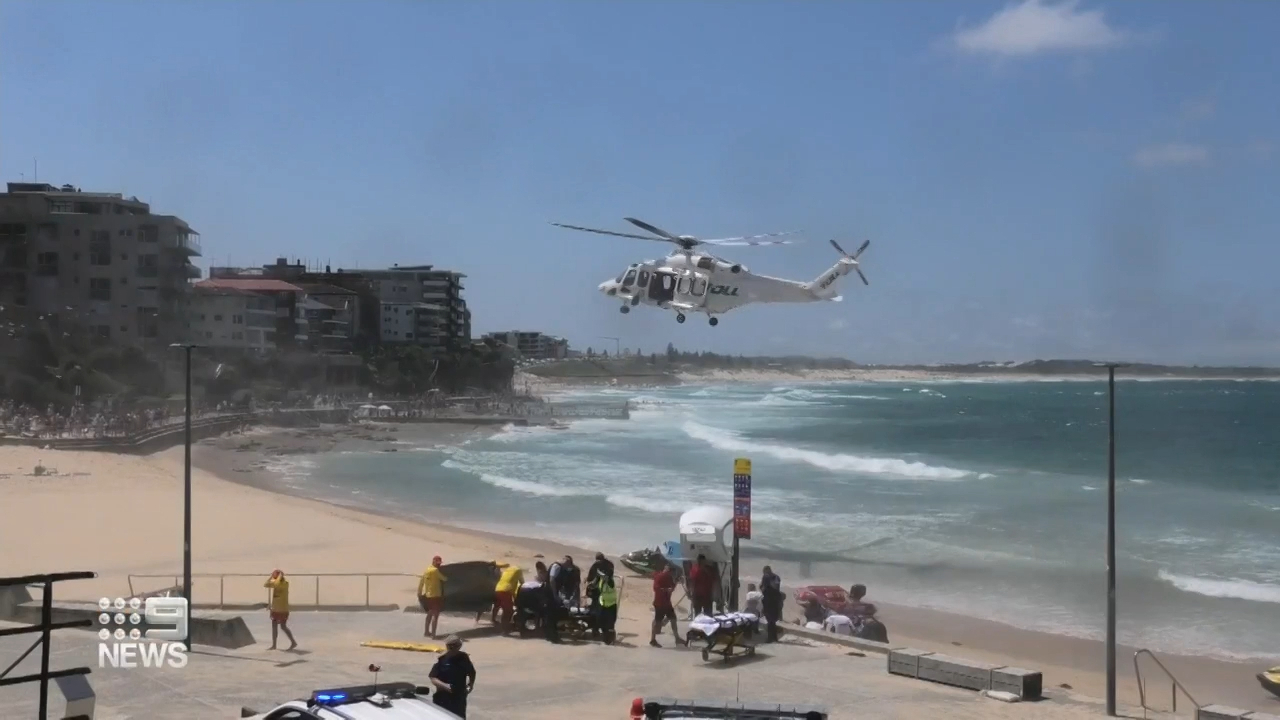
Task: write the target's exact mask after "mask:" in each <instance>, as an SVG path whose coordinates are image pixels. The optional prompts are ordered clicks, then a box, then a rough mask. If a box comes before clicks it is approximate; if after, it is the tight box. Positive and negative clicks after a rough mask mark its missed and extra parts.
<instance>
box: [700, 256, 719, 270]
mask: <svg viewBox="0 0 1280 720" xmlns="http://www.w3.org/2000/svg"><path fill="white" fill-rule="evenodd" d="M715 267H716V261H715V260H712V259H711V258H710V257H708V256H706V255H703V256H702V257H700V258H698V268H699V269H701V270H714V269H715Z"/></svg>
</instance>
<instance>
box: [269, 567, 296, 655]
mask: <svg viewBox="0 0 1280 720" xmlns="http://www.w3.org/2000/svg"><path fill="white" fill-rule="evenodd" d="M262 587H264V588H267V589H269V590H270V591H271V602H270V603H269V604H268V607H270V613H271V649H272V650H275V649H276V638H278V637H280V631H281V630H284V634H285V637H287V638H289V649H290V650H292V649H294V648H296V647H298V641H297V640H294V639H293V633H292V632H290V631H289V581H288V580H286V579H285V577H284V572H283V571H281V570H276V571H274V572H272V573H271V577H269V578H267V581H266V582H264V583H262Z"/></svg>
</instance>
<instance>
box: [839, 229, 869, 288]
mask: <svg viewBox="0 0 1280 720" xmlns="http://www.w3.org/2000/svg"><path fill="white" fill-rule="evenodd" d="M870 246H871V241H870V240H864V241H863V242H862V244H861V245H859V246H858V249H857V250H855V251H854V253H853V254H852V255H850V254H849V253H847V252H845V251H844V248H842V247H840V243H838V242H836V241H835V240H832V241H831V247H833V248H835V249H836V252H838V253H840V254H841V255H843V256H844V257H845V259H846V260H848V261H849V262H850V263H852V265H853V271H854V272H856V273H858V277H859V278H860V279H861V280H862V284H863V285H871V281H869V280H867V276H866V275H863V274H862V268H861V267H860V266H859V264H858V258H860V257H862V253H864V252H866V250H867V248H868V247H870Z"/></svg>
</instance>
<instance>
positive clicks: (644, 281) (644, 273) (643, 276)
mask: <svg viewBox="0 0 1280 720" xmlns="http://www.w3.org/2000/svg"><path fill="white" fill-rule="evenodd" d="M636 285H638V286H640V287H648V286H649V271H648V270H641V271H640V279H639V280H638V281H636Z"/></svg>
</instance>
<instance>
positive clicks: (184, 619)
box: [98, 597, 190, 670]
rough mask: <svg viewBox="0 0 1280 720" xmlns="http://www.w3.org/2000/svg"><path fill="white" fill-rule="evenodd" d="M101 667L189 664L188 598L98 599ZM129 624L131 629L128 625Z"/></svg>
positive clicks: (180, 666)
mask: <svg viewBox="0 0 1280 720" xmlns="http://www.w3.org/2000/svg"><path fill="white" fill-rule="evenodd" d="M98 609H99V610H101V611H102V613H101V614H100V615H98V624H99V625H100V626H101V629H100V630H98V639H99V640H100V642H99V643H98V667H99V668H107V667H112V668H121V669H128V670H132V669H136V668H138V667H143V668H161V667H166V666H167V667H171V668H184V667H186V666H187V646H186V645H185V644H183V642H184V641H185V640H186V638H187V625H188V622H189V620H190V613H189V607H188V605H187V600H186V598H180V597H150V598H147V599H146V600H145V601H144V600H140V599H138V598H130V599H128V600H125V599H124V598H115V599H114V600H113V599H112V598H102V599H100V600H99V601H98ZM126 628H128V629H126Z"/></svg>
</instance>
